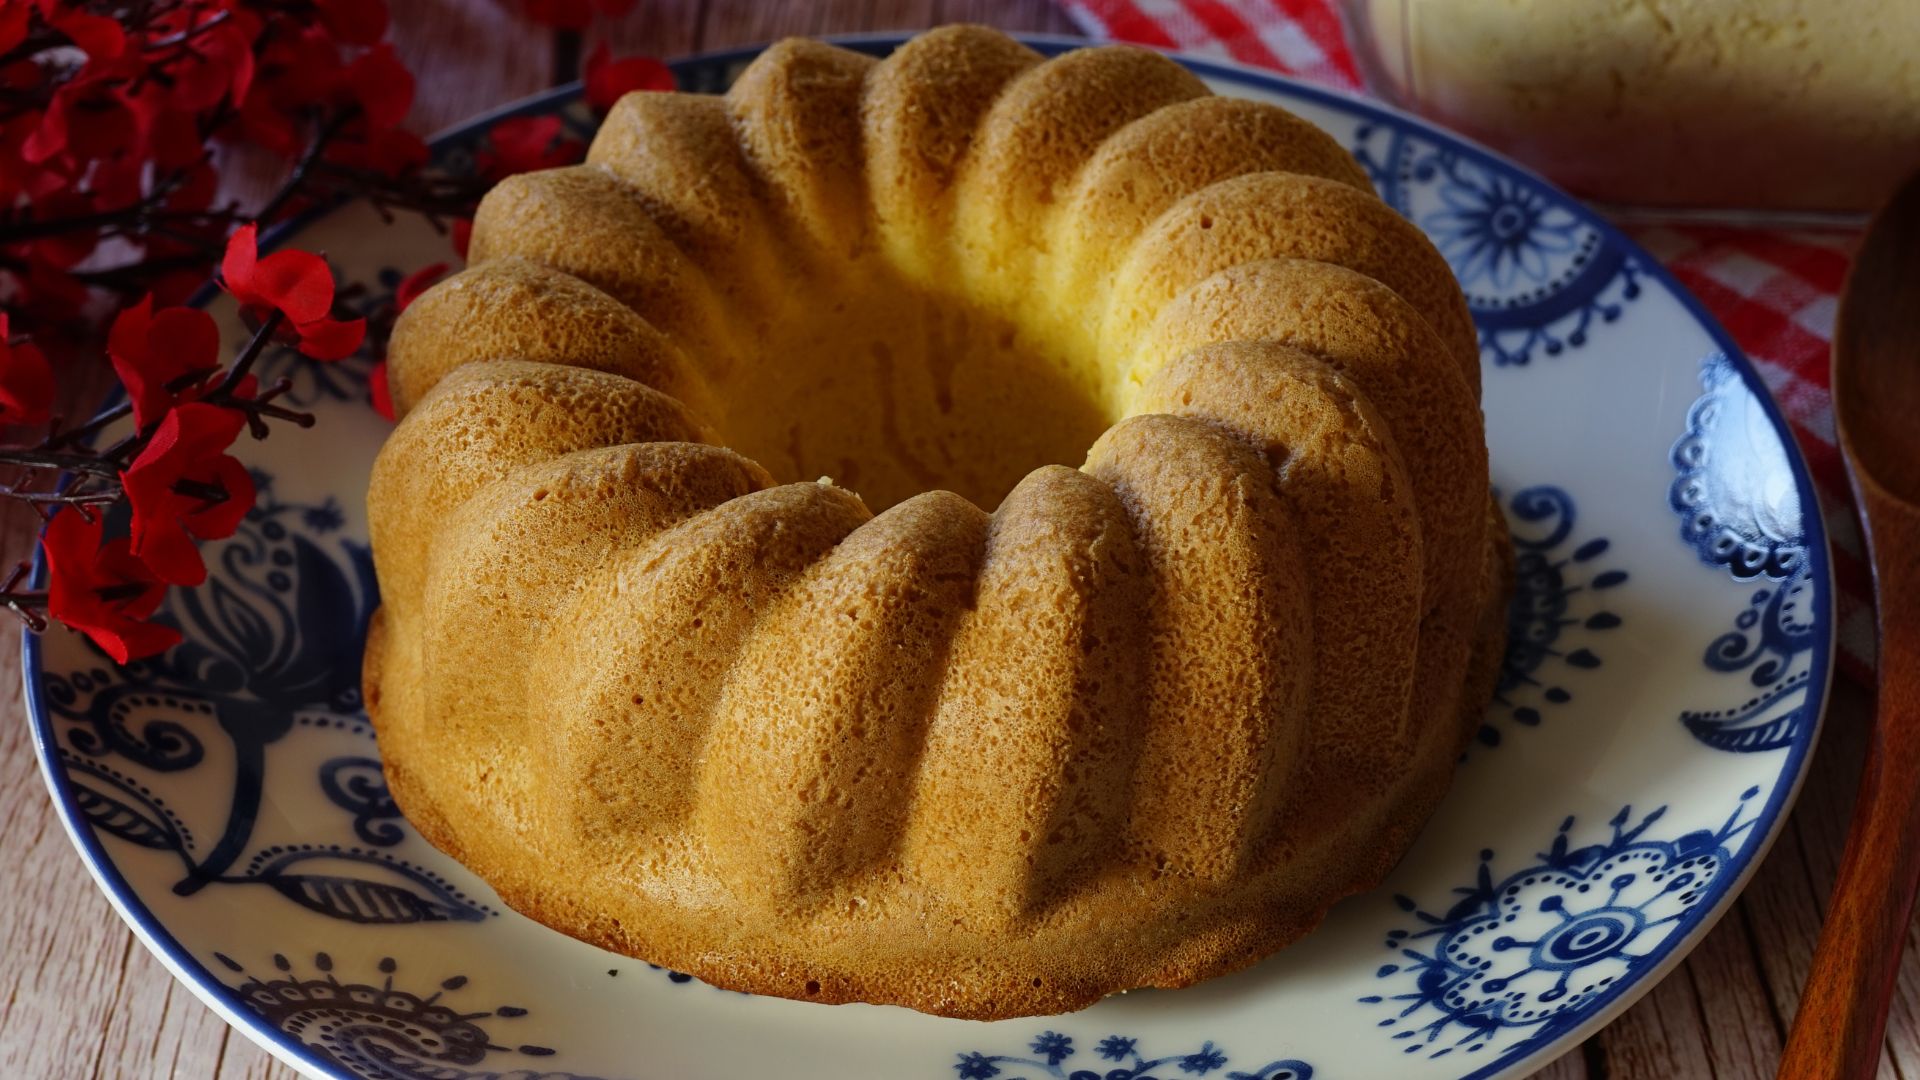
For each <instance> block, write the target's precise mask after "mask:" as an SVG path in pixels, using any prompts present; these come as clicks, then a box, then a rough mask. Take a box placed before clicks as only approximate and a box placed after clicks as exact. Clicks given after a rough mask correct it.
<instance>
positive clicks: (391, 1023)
mask: <svg viewBox="0 0 1920 1080" xmlns="http://www.w3.org/2000/svg"><path fill="white" fill-rule="evenodd" d="M213 959H214V961H215V962H217V963H218V964H220V966H221V967H223V968H225V969H226V970H228V971H230V972H233V973H235V974H236V975H242V976H245V978H244V979H242V980H240V981H238V982H236V983H234V984H232V985H231V986H230V990H231V991H232V993H233V995H234V997H235V998H236V999H237V1000H238V1001H239V1003H240V1005H241V1006H242V1007H244V1008H246V1009H247V1010H249V1011H251V1012H252V1013H253V1014H254V1015H256V1016H258V1017H260V1018H261V1019H262V1020H263V1021H265V1022H266V1023H267V1024H268V1025H269V1026H270V1027H272V1028H273V1029H275V1030H276V1031H280V1032H282V1033H284V1034H286V1035H287V1036H289V1037H291V1038H292V1039H294V1040H295V1041H296V1042H298V1043H299V1044H301V1045H302V1046H304V1047H305V1048H306V1049H307V1050H308V1051H310V1052H311V1053H313V1055H314V1056H315V1057H317V1058H319V1059H320V1060H321V1061H323V1062H325V1063H326V1064H327V1065H329V1066H332V1067H333V1068H334V1069H337V1070H339V1071H340V1072H341V1073H342V1074H344V1075H348V1076H354V1077H359V1078H361V1080H514V1078H524V1080H534V1078H536V1077H537V1078H538V1080H595V1078H593V1077H588V1076H582V1075H580V1074H578V1073H571V1072H560V1071H557V1070H553V1069H549V1068H547V1059H549V1058H552V1057H553V1056H554V1054H555V1051H554V1050H553V1049H552V1048H551V1047H546V1046H536V1045H530V1044H519V1045H513V1040H512V1039H510V1038H506V1037H504V1036H503V1035H499V1034H496V1032H501V1031H502V1030H503V1025H502V1024H501V1023H500V1021H502V1020H504V1021H507V1022H508V1024H511V1022H512V1021H514V1020H518V1019H520V1018H521V1017H524V1016H526V1015H527V1010H526V1009H523V1008H519V1007H517V1006H512V1005H499V1006H495V1007H494V1008H492V1009H473V1008H470V1007H467V1006H464V1005H455V1004H452V1003H451V1001H450V1000H449V996H450V995H455V994H460V993H463V992H466V991H468V989H469V980H468V979H467V978H466V976H464V975H455V976H452V977H450V978H445V979H441V980H440V982H439V983H438V984H437V985H436V986H434V987H433V988H432V989H431V990H430V992H428V993H425V994H421V993H417V992H414V991H410V990H407V989H404V988H402V987H400V986H397V985H395V981H394V976H395V974H396V973H397V972H398V971H399V965H398V964H397V963H395V962H394V961H393V960H392V959H391V958H388V959H383V960H381V961H380V963H379V965H378V966H379V972H380V978H379V980H378V981H377V982H376V981H372V980H368V981H342V980H341V979H340V978H338V977H337V976H335V974H334V962H333V958H332V957H331V956H329V955H328V954H326V953H319V954H316V955H315V956H314V958H313V965H314V967H315V968H316V969H317V970H318V974H315V975H306V976H303V975H300V974H297V973H295V972H294V971H293V964H292V963H291V962H290V961H289V960H288V959H287V958H286V957H285V956H282V955H275V956H274V958H273V966H274V969H275V970H274V973H272V974H270V975H268V976H266V977H264V978H263V977H260V976H256V975H252V974H249V973H248V972H247V969H246V968H245V967H244V966H243V965H241V964H240V963H239V962H238V961H235V960H234V959H233V958H232V957H230V956H227V955H226V954H225V953H214V954H213ZM498 1057H518V1058H532V1059H535V1061H537V1062H538V1064H534V1063H533V1062H518V1063H514V1064H519V1065H521V1066H522V1067H521V1068H515V1069H512V1070H511V1071H506V1072H501V1071H495V1070H492V1069H488V1070H474V1069H469V1068H467V1066H472V1065H482V1064H493V1063H495V1059H496V1058H498ZM498 1064H501V1065H506V1064H509V1062H498ZM527 1066H531V1068H529V1067H527Z"/></svg>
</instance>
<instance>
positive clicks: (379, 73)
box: [346, 45, 413, 129]
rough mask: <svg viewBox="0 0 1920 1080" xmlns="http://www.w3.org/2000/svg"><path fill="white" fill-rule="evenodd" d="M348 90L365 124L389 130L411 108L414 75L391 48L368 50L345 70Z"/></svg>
mask: <svg viewBox="0 0 1920 1080" xmlns="http://www.w3.org/2000/svg"><path fill="white" fill-rule="evenodd" d="M346 79H347V86H348V88H349V89H350V90H351V91H352V92H353V96H354V100H356V101H358V102H359V103H360V111H361V112H362V113H363V114H364V115H365V116H366V118H367V123H368V124H370V125H372V126H373V127H374V128H375V129H379V128H390V127H393V126H394V125H396V124H398V123H399V122H400V121H402V120H404V119H406V116H407V110H408V109H411V108H413V73H412V72H410V71H408V70H407V68H406V65H405V64H402V63H401V62H400V58H399V57H397V56H395V55H394V52H393V46H391V45H380V46H378V47H377V48H373V49H368V50H367V51H366V53H364V54H363V55H362V56H361V57H360V58H359V59H358V60H355V61H354V62H353V63H352V64H351V65H350V66H348V68H347V75H346Z"/></svg>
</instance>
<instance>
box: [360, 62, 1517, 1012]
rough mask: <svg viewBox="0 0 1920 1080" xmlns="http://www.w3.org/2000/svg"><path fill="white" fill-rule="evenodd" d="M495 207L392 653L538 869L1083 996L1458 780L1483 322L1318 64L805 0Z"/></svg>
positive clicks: (425, 760)
mask: <svg viewBox="0 0 1920 1080" xmlns="http://www.w3.org/2000/svg"><path fill="white" fill-rule="evenodd" d="M471 255H472V265H470V266H469V268H468V269H466V270H465V271H463V272H462V273H460V274H458V275H456V276H454V277H453V278H451V279H449V280H448V281H446V282H443V283H441V284H440V285H438V286H436V287H435V288H434V289H432V290H430V291H429V292H428V293H427V294H425V295H424V296H422V297H421V298H420V299H419V300H418V301H416V302H415V303H414V304H413V305H412V306H411V307H410V308H409V309H408V311H407V312H406V314H405V315H404V316H403V317H402V318H401V320H400V321H399V323H398V325H397V326H396V328H395V332H394V337H393V342H392V347H391V350H390V365H391V367H390V370H391V376H390V377H391V379H392V383H393V386H394V389H395V397H396V403H397V405H398V408H399V411H400V412H401V413H402V417H403V418H402V420H401V422H400V424H399V426H398V428H397V429H396V430H395V432H394V434H393V435H392V437H391V438H390V439H389V441H388V443H387V446H386V447H385V448H384V449H383V451H382V454H381V457H380V459H379V461H378V462H377V463H376V466H375V469H374V475H373V479H372V485H371V489H370V491H369V495H368V513H369V517H370V521H371V525H372V535H373V542H374V558H375V561H376V565H377V569H378V571H379V574H380V579H381V587H382V592H383V597H384V604H383V607H382V608H381V609H380V610H379V611H378V612H377V613H376V616H375V619H374V622H373V625H372V626H371V628H370V631H369V635H368V641H367V654H366V662H365V667H364V673H365V674H364V678H365V681H366V700H367V703H368V710H369V713H370V714H371V716H372V717H373V720H374V723H375V725H376V727H377V728H378V732H379V737H380V745H381V752H382V756H383V759H384V761H385V766H386V770H387V776H388V780H389V784H390V787H391V790H392V792H393V794H394V797H395V798H396V800H397V801H398V802H399V804H400V806H401V807H402V809H403V810H404V811H405V812H406V814H407V816H408V818H409V820H411V821H412V822H413V823H414V825H415V827H416V828H418V830H419V831H420V832H421V834H422V835H423V836H424V837H426V838H427V839H428V840H429V841H430V842H431V843H433V844H435V845H436V846H438V847H440V848H441V849H442V850H444V851H446V852H448V853H449V854H451V855H452V856H454V857H455V858H457V859H458V860H460V861H461V862H462V863H464V864H465V865H466V866H467V867H469V868H470V869H472V870H473V871H474V872H475V873H477V874H478V875H480V876H481V877H482V878H484V879H485V880H486V881H487V882H488V883H489V884H490V885H491V886H492V887H493V888H494V889H495V890H496V891H497V892H498V893H499V895H500V897H501V898H502V899H503V900H504V901H505V902H506V903H507V904H509V905H511V906H512V907H514V908H515V909H517V910H519V911H522V912H524V913H526V914H528V915H530V916H531V917H533V918H535V919H538V920H539V921H541V922H543V923H546V924H547V925H549V926H552V927H554V928H556V929H559V930H561V931H563V932H565V933H568V934H571V935H573V936H575V937H578V938H581V939H583V940H586V941H590V942H593V943H595V944H598V945H601V946H604V947H606V948H609V949H613V950H616V951H619V952H622V953H627V954H630V955H633V956H638V957H642V958H645V959H647V960H649V961H652V962H654V963H658V964H662V965H666V966H670V967H673V968H675V969H677V970H680V971H685V972H689V973H691V974H694V975H697V976H699V977H701V978H703V979H705V980H707V981H709V982H712V983H714V984H716V985H720V986H724V987H728V988H732V989H738V990H744V991H749V992H753V993H764V994H776V995H781V996H786V997H793V998H800V999H805V1000H811V1001H821V1002H841V1001H868V1002H880V1003H892V1004H900V1005H905V1006H909V1007H912V1008H916V1009H921V1010H925V1011H928V1012H934V1013H940V1014H944V1015H951V1016H963V1017H974V1018H997V1017H1006V1016H1017V1015H1029V1014H1035V1013H1048V1012H1059V1011H1063V1010H1067V1009H1074V1008H1079V1007H1083V1006H1085V1005H1088V1004H1091V1003H1093V1002H1094V1001H1097V1000H1099V999H1100V998H1101V997H1102V996H1104V995H1107V994H1110V993H1113V992H1115V991H1119V990H1125V989H1130V988H1134V987H1145V986H1158V987H1177V986H1185V985H1188V984H1191V983H1193V982H1196V981H1198V980H1200V979H1204V978H1208V977H1211V976H1213V975H1218V974H1221V973H1223V972H1227V971H1232V970H1236V969H1238V968H1241V967H1245V966H1246V965H1248V964H1251V963H1254V962H1256V961H1258V960H1259V959H1260V958H1262V957H1264V956H1266V955H1267V954H1269V953H1271V952H1272V951H1273V950H1275V949H1278V948H1280V947H1281V946H1282V945H1285V944H1286V943H1287V942H1289V941H1292V940H1294V939H1295V938H1297V937H1299V936H1300V935H1302V934H1304V933H1306V932H1307V931H1308V930H1310V929H1311V928H1312V927H1313V926H1314V925H1316V924H1317V923H1318V922H1319V920H1320V919H1321V918H1322V916H1323V915H1324V913H1325V912H1326V910H1327V908H1328V907H1329V905H1331V904H1333V903H1334V902H1336V901H1337V900H1339V899H1340V898H1341V897H1343V896H1347V895H1349V894H1351V893H1354V892H1356V891H1360V890H1363V889H1367V888H1370V887H1372V886H1373V885H1374V884H1376V883H1377V882H1378V881H1379V880H1380V879H1381V877H1382V876H1383V875H1385V874H1386V873H1387V872H1388V871H1389V870H1390V869H1391V868H1392V866H1393V865H1394V863H1395V862H1396V861H1397V860H1398V859H1399V857H1400V856H1401V854H1402V853H1403V852H1404V851H1405V850H1406V848H1407V846H1408V845H1409V844H1411V843H1412V841H1413V838H1414V836H1415V835H1416V834H1417V833H1418V832H1419V830H1420V828H1421V827H1422V826H1423V824H1424V823H1425V822H1426V820H1427V818H1428V816H1429V815H1430V814H1431V813H1432V811H1433V809H1434V807H1435V806H1436V805H1437V804H1438V802H1439V800H1440V798H1441V797H1442V795H1443V794H1444V793H1445V791H1446V788H1447V784H1448V781H1449V779H1450V778H1451V776H1452V772H1453V767H1454V763H1455V761H1456V759H1457V756H1458V754H1459V751H1460V748H1461V747H1462V745H1463V743H1464V740H1465V739H1466V738H1467V736H1468V735H1469V733H1470V732H1471V731H1472V730H1473V727H1474V725H1475V724H1476V723H1477V719H1478V717H1479V714H1480V712H1481V710H1482V708H1483V707H1484V705H1485V703H1486V701H1487V698H1488V696H1489V695H1490V694H1491V693H1492V686H1493V680H1494V678H1495V675H1496V674H1497V670H1498V661H1499V658H1500V656H1501V653H1502V643H1503V641H1504V633H1505V619H1504V612H1505V607H1506V593H1507V589H1508V583H1509V580H1510V578H1511V573H1512V570H1511V565H1512V564H1511V555H1510V553H1509V552H1508V550H1507V546H1506V537H1505V532H1504V528H1503V526H1502V523H1501V521H1500V518H1499V515H1498V513H1497V510H1496V511H1494V512H1490V510H1489V503H1488V494H1487V456H1486V444H1485V437H1484V434H1483V432H1482V428H1481V422H1480V416H1479V410H1478V367H1477V355H1476V349H1475V347H1474V342H1473V337H1472V327H1471V324H1470V322H1468V321H1467V319H1466V309H1465V306H1464V301H1463V300H1462V299H1461V298H1460V295H1459V292H1458V290H1457V288H1456V287H1455V286H1454V285H1453V283H1452V280H1451V277H1450V275H1449V273H1448V271H1447V269H1446V266H1445V264H1444V262H1443V261H1442V260H1441V259H1440V257H1439V255H1438V254H1437V253H1436V252H1435V251H1434V250H1433V248H1432V246H1431V245H1430V244H1428V243H1427V241H1426V240H1425V239H1424V238H1423V237H1422V236H1421V235H1420V234H1419V232H1418V230H1416V229H1413V228H1412V227H1411V226H1410V225H1408V224H1407V223H1406V222H1405V221H1404V220H1402V219H1401V218H1399V217H1398V216H1397V215H1395V214H1394V213H1393V212H1392V211H1391V210H1389V209H1388V208H1387V207H1386V206H1385V205H1384V204H1382V203H1380V202H1379V201H1378V200H1377V199H1375V198H1374V197H1373V196H1372V195H1371V194H1370V193H1369V192H1368V190H1367V186H1366V182H1365V175H1364V174H1363V173H1362V172H1361V170H1360V169H1359V167H1358V165H1357V164H1355V163H1354V162H1353V160H1352V159H1351V158H1350V157H1349V156H1347V155H1346V153H1345V152H1344V151H1343V150H1341V149H1340V148H1339V146H1338V145H1336V144H1335V143H1334V142H1333V141H1332V140H1331V139H1329V138H1327V137H1326V136H1325V135H1323V134H1322V133H1320V132H1318V131H1317V130H1315V129H1313V128H1312V127H1311V126H1310V125H1308V124H1306V123H1305V122H1303V121H1301V120H1299V119H1298V118H1295V117H1293V116H1291V115H1289V114H1287V113H1285V112H1284V111H1282V110H1280V109H1277V108H1275V107H1273V106H1271V105H1262V104H1257V103H1252V102H1238V101H1228V100H1226V99H1221V98H1216V97H1213V96H1212V95H1210V94H1208V93H1207V92H1206V89H1205V87H1204V86H1202V85H1201V84H1200V83H1199V82H1198V80H1196V79H1194V78H1193V76H1192V75H1190V74H1189V73H1188V72H1186V71H1185V70H1184V69H1182V68H1180V67H1179V66H1178V65H1177V64H1174V63H1173V62H1172V61H1170V60H1167V59H1166V58H1164V57H1161V56H1157V55H1155V54H1152V53H1149V52H1145V51H1142V50H1137V49H1129V48H1122V47H1110V48H1101V49H1092V50H1085V51H1082V52H1077V53H1068V54H1065V55H1062V56H1060V57H1057V58H1054V59H1051V60H1042V58H1041V57H1039V56H1038V55H1036V54H1035V53H1033V52H1032V51H1031V50H1029V49H1027V48H1025V47H1024V46H1022V45H1020V44H1018V43H1016V42H1014V41H1012V40H1010V39H1008V38H1006V37H1004V36H1003V35H1000V34H998V33H995V32H993V31H990V30H985V29H982V28H978V27H951V28H946V29H943V30H939V31H935V32H932V33H929V34H926V35H922V36H921V37H919V38H916V39H915V40H914V41H912V42H910V43H908V44H907V45H905V46H903V47H901V48H900V49H899V50H897V51H896V52H895V53H894V54H893V55H891V56H890V57H888V58H886V59H884V60H880V61H877V62H876V61H874V60H872V59H870V58H867V57H864V56H859V55H856V54H853V53H850V52H847V51H845V50H840V49H836V48H833V47H831V46H826V45H821V44H817V43H813V42H800V41H795V42H786V43H782V44H781V45H778V46H776V47H774V48H772V49H769V50H768V51H767V52H766V53H765V54H764V55H762V56H761V57H760V58H759V59H758V60H756V61H755V62H754V64H752V65H751V66H750V67H749V69H748V70H747V71H746V72H745V73H744V74H743V75H742V77H741V78H740V80H739V82H738V83H737V84H736V86H735V87H734V89H733V90H732V91H730V92H729V93H728V94H727V95H726V96H725V97H703V96H699V95H673V94H638V95H632V96H629V97H628V98H626V99H625V100H623V101H622V102H621V103H620V104H619V106H618V107H616V109H615V110H614V111H613V113H612V115H610V116H609V117H608V120H607V122H606V125H605V126H604V127H603V129H602V131H601V133H600V135H599V137H598V138H597V139H596V140H595V142H594V146H593V149H592V151H591V153H590V155H589V162H588V164H586V165H583V166H578V167H574V168H568V169H558V170H552V171H549V172H544V173H536V174H531V175H528V176H523V177H516V178H514V179H512V180H510V181H508V182H506V183H503V184H502V185H500V186H499V187H498V188H497V189H496V190H495V191H494V192H493V193H492V194H491V195H489V196H488V198H487V200H486V202H485V203H484V205H483V207H482V209H481V212H480V215H479V217H478V220H477V222H476V226H475V233H474V238H473V243H472V247H471ZM726 447H733V448H735V449H727V448H726ZM737 451H748V453H742V452H737ZM749 455H750V456H749ZM1036 466H1037V467H1036ZM1076 466H1077V467H1076ZM821 473H826V474H828V475H831V476H833V477H834V478H835V480H827V479H825V478H822V477H821ZM836 481H837V482H836ZM949 486H951V487H953V488H954V489H955V490H944V489H945V488H947V487H949ZM929 489H932V490H929ZM956 491H961V492H963V494H956V493H955V492H956ZM856 492H858V493H859V494H856ZM863 494H864V495H866V496H867V497H866V498H862V495H863ZM968 496H970V497H968ZM988 507H991V508H992V509H991V510H989V509H987V508H988ZM876 511H877V512H876Z"/></svg>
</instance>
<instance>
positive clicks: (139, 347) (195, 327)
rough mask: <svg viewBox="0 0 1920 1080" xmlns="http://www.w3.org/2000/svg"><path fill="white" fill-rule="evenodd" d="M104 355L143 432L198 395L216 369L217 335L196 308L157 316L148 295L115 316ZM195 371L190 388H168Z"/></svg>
mask: <svg viewBox="0 0 1920 1080" xmlns="http://www.w3.org/2000/svg"><path fill="white" fill-rule="evenodd" d="M107 356H108V357H109V358H110V359H111V360H112V361H113V370H114V373H115V374H117V375H119V376H120V382H121V384H122V385H124V386H125V387H126V388H127V397H128V399H129V400H131V401H132V402H133V422H134V424H135V425H136V426H138V427H140V428H142V429H144V428H145V427H146V426H147V425H148V424H151V423H153V422H155V421H157V420H159V419H160V417H161V416H163V415H164V414H165V413H166V411H167V410H168V409H170V408H172V407H173V406H174V405H176V404H179V403H180V402H183V401H190V400H192V399H193V398H195V397H197V396H199V393H200V392H201V391H202V390H204V389H205V380H206V378H207V377H208V376H211V375H213V374H215V373H217V372H218V371H219V370H220V331H219V329H218V328H217V327H216V326H215V325H214V322H213V316H211V315H208V314H207V313H206V312H204V311H201V310H199V309H198V308H184V307H170V308H163V309H161V311H160V312H159V314H155V313H154V310H153V297H151V296H146V297H142V298H141V300H140V302H139V303H138V304H135V305H133V306H132V307H130V308H127V309H126V310H125V311H122V312H121V313H120V314H119V315H118V316H117V317H115V318H114V320H113V329H112V331H111V332H109V333H108V335H107ZM196 372H198V373H200V375H201V378H199V379H196V380H194V381H193V384H192V385H190V386H175V387H173V388H171V389H169V384H172V383H176V382H179V381H180V380H182V379H185V378H186V377H187V376H189V375H192V374H194V373H196Z"/></svg>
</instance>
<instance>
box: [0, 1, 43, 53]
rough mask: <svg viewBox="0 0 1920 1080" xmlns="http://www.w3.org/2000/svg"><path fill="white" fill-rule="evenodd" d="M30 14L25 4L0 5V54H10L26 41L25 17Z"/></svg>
mask: <svg viewBox="0 0 1920 1080" xmlns="http://www.w3.org/2000/svg"><path fill="white" fill-rule="evenodd" d="M30 14H31V10H30V9H29V8H28V7H27V5H25V4H19V3H13V4H0V53H8V52H12V51H13V47H14V46H15V45H18V44H20V43H21V42H23V41H25V40H27V17H28V15H30ZM28 63H32V61H28ZM34 66H35V67H38V66H39V65H37V64H35V65H34Z"/></svg>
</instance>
